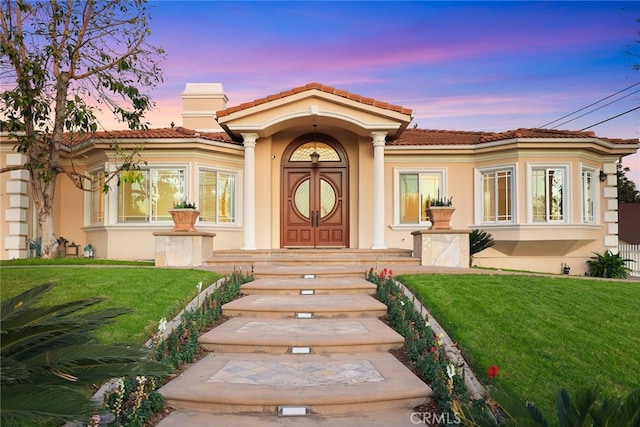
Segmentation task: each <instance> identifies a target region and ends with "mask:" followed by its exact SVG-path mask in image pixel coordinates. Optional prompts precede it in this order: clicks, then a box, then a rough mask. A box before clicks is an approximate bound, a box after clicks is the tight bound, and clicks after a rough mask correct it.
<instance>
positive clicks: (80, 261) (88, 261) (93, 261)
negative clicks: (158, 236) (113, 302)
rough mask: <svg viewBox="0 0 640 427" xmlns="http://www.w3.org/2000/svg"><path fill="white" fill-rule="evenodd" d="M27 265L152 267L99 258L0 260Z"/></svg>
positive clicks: (0, 262)
mask: <svg viewBox="0 0 640 427" xmlns="http://www.w3.org/2000/svg"><path fill="white" fill-rule="evenodd" d="M28 265H137V266H148V267H153V265H154V262H153V261H125V260H114V259H99V258H55V259H44V258H24V259H12V260H0V266H3V267H12V266H28Z"/></svg>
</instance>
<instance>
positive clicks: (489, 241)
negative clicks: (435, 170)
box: [469, 229, 494, 255]
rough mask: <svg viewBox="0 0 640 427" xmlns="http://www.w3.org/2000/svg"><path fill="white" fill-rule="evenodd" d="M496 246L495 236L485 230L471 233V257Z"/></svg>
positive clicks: (476, 230)
mask: <svg viewBox="0 0 640 427" xmlns="http://www.w3.org/2000/svg"><path fill="white" fill-rule="evenodd" d="M493 245H494V241H493V236H491V234H490V233H487V232H486V231H484V230H478V229H474V230H471V233H469V255H473V254H477V253H478V252H481V251H484V250H485V249H488V248H490V247H491V246H493Z"/></svg>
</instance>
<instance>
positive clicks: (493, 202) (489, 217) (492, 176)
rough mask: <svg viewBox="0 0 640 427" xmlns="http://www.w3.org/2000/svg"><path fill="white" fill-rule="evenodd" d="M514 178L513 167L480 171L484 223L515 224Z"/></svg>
mask: <svg viewBox="0 0 640 427" xmlns="http://www.w3.org/2000/svg"><path fill="white" fill-rule="evenodd" d="M513 177H514V170H513V168H512V167H506V168H496V169H486V170H481V171H480V185H481V187H482V188H481V190H480V191H481V198H480V203H481V208H480V209H481V210H480V212H482V219H481V221H482V222H483V223H511V222H513V219H514V216H513V197H514V196H513V187H514V186H513Z"/></svg>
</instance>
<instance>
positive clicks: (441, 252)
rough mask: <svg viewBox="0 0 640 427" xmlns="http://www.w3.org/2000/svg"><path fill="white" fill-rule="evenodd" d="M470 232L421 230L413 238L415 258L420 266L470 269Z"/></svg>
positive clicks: (414, 233)
mask: <svg viewBox="0 0 640 427" xmlns="http://www.w3.org/2000/svg"><path fill="white" fill-rule="evenodd" d="M470 232H471V231H470V230H419V231H414V232H412V233H411V235H412V236H413V256H414V257H417V258H420V265H430V266H438V267H462V268H468V267H469V233H470Z"/></svg>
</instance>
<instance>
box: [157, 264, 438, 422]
mask: <svg viewBox="0 0 640 427" xmlns="http://www.w3.org/2000/svg"><path fill="white" fill-rule="evenodd" d="M299 268H303V267H299ZM278 272H279V273H283V272H284V273H285V274H279V275H278V277H279V278H278V279H276V273H274V275H272V276H268V277H267V278H263V279H258V280H256V281H255V282H253V283H249V284H245V285H243V287H242V292H243V293H244V294H248V295H246V296H244V297H242V298H240V299H237V300H235V301H232V302H229V303H227V304H225V305H224V306H223V313H224V314H225V315H227V316H231V317H232V318H231V319H229V320H228V321H227V322H225V323H223V324H221V325H219V326H218V327H216V328H214V329H213V330H211V331H209V332H207V333H205V334H203V335H202V336H201V337H200V340H199V341H200V344H201V345H202V346H203V347H204V348H205V349H207V350H209V351H211V352H212V353H210V354H209V355H208V356H206V357H205V358H204V359H202V360H200V361H198V362H196V363H195V364H193V365H192V366H190V367H189V368H188V369H187V370H186V371H184V372H183V373H182V374H181V375H180V376H179V377H177V378H175V379H174V380H172V381H170V382H169V383H167V384H166V385H164V386H163V387H162V388H161V389H160V393H161V394H162V395H163V396H164V398H165V401H166V403H167V404H168V405H169V406H171V407H173V408H176V409H178V411H177V412H178V413H180V412H182V411H195V412H194V413H197V414H201V415H198V419H200V420H203V419H204V420H207V419H208V418H207V417H206V415H203V413H204V412H208V413H211V414H212V415H211V416H212V417H214V418H211V419H209V421H205V424H202V425H207V424H206V423H207V422H209V423H210V424H208V425H213V424H215V419H216V418H215V417H219V416H220V415H221V414H238V416H240V414H242V416H246V415H247V414H254V415H258V414H261V416H262V417H266V416H270V417H272V418H269V420H272V421H273V422H274V423H279V420H285V419H287V418H289V417H287V416H286V415H287V414H290V415H303V414H304V415H308V416H309V417H333V416H345V417H349V416H353V417H360V416H362V414H370V413H381V411H390V412H392V413H398V412H400V413H404V414H406V416H405V418H406V420H408V419H409V416H410V414H411V410H412V408H414V407H415V406H416V405H419V404H422V403H425V402H426V401H428V400H429V399H430V396H431V389H430V388H429V387H428V386H427V385H426V384H425V383H423V382H422V381H421V380H420V379H419V378H417V377H416V376H415V375H414V374H413V373H412V372H411V371H409V370H408V369H407V368H406V367H405V366H404V365H403V364H402V363H401V362H400V361H398V360H397V359H396V358H395V357H393V356H392V355H391V354H390V353H389V352H388V350H389V349H392V348H398V347H400V346H402V344H403V342H404V339H403V338H402V337H401V336H400V335H399V334H397V333H396V332H395V331H393V330H392V329H391V328H389V327H388V326H387V325H385V324H384V323H383V322H381V321H380V320H379V319H378V317H380V316H383V315H385V314H386V306H385V305H384V304H382V303H380V302H379V301H377V300H376V299H374V298H373V297H372V296H371V295H369V294H371V293H373V292H374V291H375V286H373V287H372V285H371V284H368V282H366V281H364V280H363V279H362V278H344V277H343V278H314V279H302V278H301V275H298V277H297V278H293V277H292V276H293V275H294V273H295V271H292V270H291V268H288V269H287V268H285V267H279V268H278ZM261 277H262V276H261ZM363 282H366V283H363ZM310 290H313V291H314V292H313V294H312V295H304V294H302V295H301V294H300V293H301V291H310ZM279 415H281V416H279ZM172 416H173V414H172ZM172 416H170V417H168V418H167V419H166V420H163V422H161V425H162V426H167V427H172V426H178V425H182V424H180V422H181V421H176V422H173V421H171V420H172V419H176V418H174V417H172ZM305 418H306V417H305ZM326 419H327V418H319V419H318V422H320V423H322V422H324V421H323V420H326ZM345 419H346V418H345ZM262 421H264V420H262ZM403 421H405V420H399V422H403ZM269 422H271V421H269ZM234 425H237V424H234Z"/></svg>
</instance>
